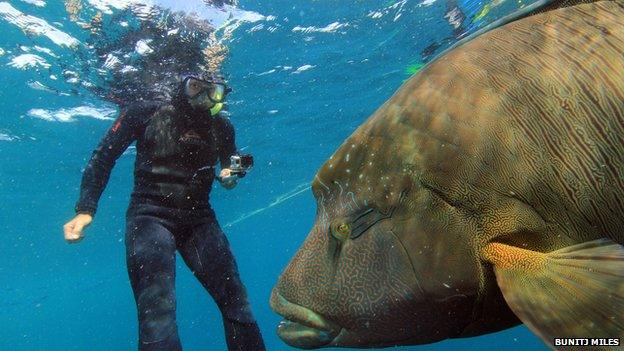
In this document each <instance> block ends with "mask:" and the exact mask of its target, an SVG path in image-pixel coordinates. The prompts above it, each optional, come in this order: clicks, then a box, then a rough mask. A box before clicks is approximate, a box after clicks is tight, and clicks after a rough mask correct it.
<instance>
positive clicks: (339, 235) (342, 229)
mask: <svg viewBox="0 0 624 351" xmlns="http://www.w3.org/2000/svg"><path fill="white" fill-rule="evenodd" d="M332 235H333V236H334V237H335V238H336V239H338V240H340V241H345V240H347V239H348V238H349V236H350V235H351V226H350V225H349V224H348V223H341V224H339V225H337V226H335V227H334V230H332Z"/></svg>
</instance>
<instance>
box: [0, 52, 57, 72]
mask: <svg viewBox="0 0 624 351" xmlns="http://www.w3.org/2000/svg"><path fill="white" fill-rule="evenodd" d="M7 65H9V66H11V67H14V68H18V69H24V70H25V69H27V68H34V67H37V66H40V67H43V68H49V67H50V64H49V63H47V62H46V60H44V59H43V57H41V56H38V55H33V54H23V55H19V56H16V57H14V58H13V59H12V60H11V62H9V63H8V64H7Z"/></svg>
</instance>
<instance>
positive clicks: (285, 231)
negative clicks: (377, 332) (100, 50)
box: [0, 0, 546, 351]
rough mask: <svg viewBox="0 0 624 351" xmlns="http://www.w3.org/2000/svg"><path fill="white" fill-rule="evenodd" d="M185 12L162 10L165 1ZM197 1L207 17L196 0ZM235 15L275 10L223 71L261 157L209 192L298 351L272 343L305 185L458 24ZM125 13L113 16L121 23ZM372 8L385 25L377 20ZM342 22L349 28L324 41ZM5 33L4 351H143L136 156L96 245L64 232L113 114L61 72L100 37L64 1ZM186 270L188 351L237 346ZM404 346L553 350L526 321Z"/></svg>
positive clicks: (309, 207)
mask: <svg viewBox="0 0 624 351" xmlns="http://www.w3.org/2000/svg"><path fill="white" fill-rule="evenodd" d="M111 2H114V3H115V2H116V3H123V2H124V1H111ZM126 2H128V1H126ZM35 3H39V5H43V6H37V5H36V4H35ZM96 3H100V4H102V3H106V2H105V1H90V3H89V2H87V1H83V7H84V8H86V9H91V10H93V7H94V5H95V4H96ZM173 3H175V2H174V1H160V4H161V5H163V6H165V7H166V6H168V5H170V4H173ZM188 3H189V4H191V5H189V6H191V8H193V6H194V8H195V9H196V10H202V11H204V10H205V9H204V7H203V5H201V4H200V2H199V1H189V2H188ZM475 4H476V5H475ZM481 5H482V4H478V3H473V5H471V6H472V7H470V6H468V5H466V11H473V14H472V15H473V16H474V13H475V11H476V10H478V9H479V8H481ZM516 6H518V4H517V3H515V1H514V2H511V1H510V3H508V4H502V5H501V6H499V7H497V8H496V9H495V10H493V11H492V14H491V16H486V17H485V19H484V21H485V22H487V21H491V20H493V19H494V18H496V16H500V15H501V14H504V13H506V12H509V11H510V10H512V9H513V8H515V7H516ZM9 7H10V8H13V9H16V10H19V11H21V12H22V13H24V14H27V15H30V16H34V17H37V18H40V19H43V20H45V21H46V22H47V23H48V24H50V25H51V26H54V27H55V28H57V29H58V30H60V31H63V32H64V33H66V34H69V35H71V36H72V37H74V38H75V39H76V40H78V41H80V43H81V44H80V45H79V48H78V49H72V48H68V47H65V46H62V45H59V44H57V43H55V42H54V41H53V40H51V39H50V38H48V37H46V36H44V35H37V34H33V33H29V32H25V31H24V30H23V29H20V28H19V26H18V25H17V24H16V23H14V22H12V21H11V20H10V19H9V18H8V17H7V15H6V13H5V14H4V15H1V14H2V9H5V10H6V9H7V8H9ZM238 8H240V9H243V10H245V11H248V12H249V13H255V14H259V15H262V16H263V17H262V19H260V20H259V21H256V22H244V23H241V24H240V26H239V27H238V28H237V29H236V30H235V31H234V34H233V37H232V39H231V40H229V41H228V42H227V44H228V46H229V49H230V53H229V56H228V59H227V61H226V62H225V63H224V66H223V71H224V72H226V73H227V75H228V76H229V78H230V84H231V85H232V86H233V87H234V90H235V91H234V93H233V94H231V96H230V112H231V114H232V117H231V118H232V121H233V123H234V124H235V127H236V131H237V142H238V146H239V147H243V148H245V151H248V152H251V153H253V154H254V156H255V159H256V167H255V169H254V170H253V171H252V172H251V173H250V174H249V175H248V176H247V177H246V178H244V180H243V181H242V182H241V183H240V184H239V186H238V187H237V188H236V189H235V190H233V191H230V192H228V191H225V190H224V189H222V188H220V187H216V188H215V189H214V190H213V192H212V195H211V198H212V204H213V206H214V208H215V210H216V212H217V215H218V218H219V221H220V223H221V225H222V226H223V227H224V230H225V231H226V233H227V235H228V237H229V240H230V242H231V245H232V250H233V251H234V253H235V255H236V257H237V260H238V265H239V269H240V273H241V276H242V278H243V281H244V282H245V284H246V286H247V289H248V291H249V294H250V299H251V302H252V305H253V309H254V312H255V315H256V317H257V319H258V323H259V325H260V328H261V330H262V332H263V334H264V337H265V341H266V344H267V348H268V350H290V349H291V348H290V347H288V346H287V345H285V344H284V343H282V342H281V341H280V340H279V339H278V337H277V335H276V333H275V329H276V326H277V324H278V322H279V320H280V319H281V318H280V317H279V316H277V315H276V314H274V313H273V312H272V311H271V310H270V309H269V307H268V300H269V294H270V291H271V288H272V287H273V285H274V284H275V282H276V281H277V277H278V276H279V274H280V272H281V270H282V269H283V267H285V265H286V264H287V262H288V261H289V259H290V257H291V256H292V255H293V254H294V252H295V251H296V250H297V248H298V247H299V245H300V244H301V243H302V242H303V240H304V238H305V237H306V235H307V232H308V230H309V228H310V227H311V225H312V222H313V216H314V213H315V204H314V202H313V198H312V195H311V192H310V191H309V190H308V189H307V186H308V184H309V183H310V181H311V179H312V178H313V176H314V174H315V172H316V170H317V169H318V168H319V166H320V165H321V164H322V163H323V162H324V161H325V160H326V159H327V158H328V156H329V155H331V154H332V153H333V151H334V150H335V149H336V148H337V147H338V146H339V145H340V144H341V143H342V141H343V140H344V138H345V137H347V136H348V135H350V134H351V133H352V131H353V130H354V129H355V128H356V127H357V126H358V125H359V124H361V123H362V122H363V121H364V120H365V119H366V118H367V117H368V116H369V115H370V114H371V113H372V112H373V111H374V110H375V109H376V108H377V107H379V106H380V105H381V104H382V103H383V102H384V101H385V100H386V99H388V98H389V97H390V96H391V95H392V94H393V92H394V91H395V90H396V89H397V88H398V87H399V86H400V85H401V84H402V82H403V81H404V80H405V79H407V78H408V77H409V75H408V73H406V68H407V67H408V66H409V65H411V64H414V63H420V62H421V60H420V54H419V53H420V52H421V51H422V50H423V49H424V48H425V47H427V45H429V44H430V43H431V42H433V41H435V40H440V39H443V38H445V37H448V36H450V35H451V32H452V30H451V27H450V26H449V24H448V23H446V22H445V20H444V19H443V14H444V4H443V1H442V0H437V1H434V2H432V3H431V4H421V1H410V0H407V1H402V2H398V3H396V2H394V1H390V2H388V3H381V2H376V1H351V2H335V1H309V0H305V1H303V0H288V1H286V0H278V1H276V0H270V1H269V0H260V1H250V0H246V1H241V2H240V4H239V5H238ZM119 11H121V10H119V9H115V8H111V13H112V14H115V13H118V12H119ZM207 11H208V13H209V12H210V11H211V10H207ZM376 12H379V13H380V14H381V15H380V16H374V15H372V14H374V13H376ZM104 16H105V17H106V16H112V15H111V14H105V15H104ZM269 16H270V17H269ZM335 22H338V24H341V25H344V26H341V27H339V28H338V29H336V30H328V31H318V30H319V29H322V28H325V27H326V26H328V25H330V24H332V23H335ZM485 22H484V23H485ZM295 27H301V28H306V27H313V29H312V30H308V31H307V32H305V31H298V30H293V29H294V28H295ZM315 30H316V31H315ZM103 31H106V28H103ZM0 33H1V34H2V35H0V48H1V49H2V50H1V51H0V74H1V77H2V85H1V87H2V89H0V157H1V158H0V230H1V233H2V234H1V235H2V236H1V239H2V241H0V253H1V254H0V350H9V349H10V350H48V351H53V350H89V351H96V350H133V349H136V336H137V323H136V311H135V306H134V301H133V298H132V293H131V290H130V286H129V284H128V279H127V276H126V268H125V257H124V244H123V236H124V232H123V231H124V212H125V208H126V206H127V203H128V198H129V194H130V191H131V184H132V165H133V159H134V155H133V152H132V150H130V151H129V152H127V153H126V154H124V155H123V156H122V157H121V158H120V159H119V161H118V162H117V165H116V167H115V169H114V171H113V173H112V175H111V179H110V182H109V184H108V187H107V189H106V191H105V193H104V195H103V196H102V198H101V200H100V206H99V211H98V213H97V216H96V218H95V221H94V223H93V224H92V226H91V227H90V228H88V230H87V232H86V234H87V236H86V238H85V240H84V241H83V242H82V243H80V244H78V245H68V244H67V243H65V242H64V240H63V238H62V229H61V227H62V225H63V224H64V223H65V222H66V221H67V220H69V219H70V218H71V217H72V215H73V206H74V203H75V200H76V198H77V195H78V186H79V183H80V177H81V170H82V168H83V167H84V165H85V163H86V161H87V160H88V158H89V157H90V154H91V151H92V150H93V148H94V147H95V145H96V144H97V142H98V141H99V138H100V137H101V136H102V134H103V133H104V132H105V131H106V129H107V128H108V127H109V126H110V124H111V118H114V117H115V111H116V106H115V105H114V104H111V103H110V102H106V101H104V100H102V99H101V98H99V97H98V96H97V95H96V94H90V93H89V90H88V89H84V87H79V86H76V84H74V83H71V82H68V79H69V78H71V77H70V76H68V75H64V74H63V70H65V69H67V67H69V68H72V67H74V68H75V67H78V66H77V64H76V62H78V61H79V57H82V58H81V59H80V60H85V58H84V53H85V52H86V53H88V52H89V48H88V47H86V45H87V44H85V43H86V41H87V40H88V38H89V35H88V31H87V30H85V29H83V28H81V27H80V26H79V25H77V24H76V23H74V22H73V21H71V20H70V19H69V16H68V14H67V12H66V11H65V6H64V5H63V3H62V2H61V1H56V0H45V1H18V0H11V1H8V2H2V1H0ZM35 46H38V47H41V48H47V49H49V50H50V51H49V52H48V53H46V52H43V51H40V50H39V51H38V50H37V49H36V48H35ZM24 54H33V55H37V56H39V57H40V58H42V59H43V60H45V62H44V64H43V65H41V64H39V65H37V66H34V67H27V68H25V69H22V68H18V67H15V66H16V64H15V63H14V59H15V58H16V57H19V56H20V55H24ZM180 54H181V55H183V54H184V53H180ZM81 55H82V56H81ZM87 58H88V57H87ZM31 59H32V57H31ZM47 65H49V66H47ZM306 65H309V66H306ZM96 66H97V65H95V64H94V67H95V68H93V69H94V70H95V69H96V68H97V67H96ZM306 67H307V68H309V69H305V68H306ZM297 69H300V70H299V71H297ZM93 72H95V71H92V72H91V73H85V72H78V73H77V74H78V75H82V76H85V75H89V74H93ZM295 72H298V73H295ZM51 76H54V78H56V79H54V78H52V77H51ZM37 82H38V83H37ZM42 85H43V86H47V87H49V88H50V89H41V88H40V87H41V86H42ZM38 87H39V88H38ZM81 106H82V107H83V110H75V108H77V107H81ZM84 107H87V108H88V109H87V110H85V109H84ZM62 109H65V110H64V111H65V112H64V113H62V111H63V110H62ZM72 109H74V110H72ZM89 109H90V110H89ZM85 111H86V112H85ZM93 111H96V112H93ZM94 117H96V118H94ZM177 266H178V271H177V272H178V273H177V274H178V275H177V283H176V284H177V285H176V286H177V297H178V326H179V330H180V335H181V339H182V342H183V344H184V347H185V349H186V350H225V341H224V337H223V329H222V326H221V321H220V315H219V313H218V311H217V308H216V306H215V304H214V303H213V301H212V300H211V299H210V298H209V296H208V294H207V293H206V292H205V291H204V290H203V288H202V287H201V286H200V285H199V284H198V282H197V281H196V280H195V278H194V277H193V276H192V275H191V274H190V272H189V271H188V269H187V268H186V267H185V266H184V265H183V264H182V263H181V260H178V263H177ZM403 349H406V350H408V349H409V350H477V349H478V350H500V349H505V350H538V349H546V348H545V347H544V346H543V344H542V343H541V342H540V341H539V340H538V339H537V338H536V337H535V336H534V335H533V334H532V333H531V332H529V331H528V330H527V329H526V328H525V327H517V328H513V329H510V330H507V331H504V332H500V333H496V334H492V335H487V336H482V337H478V338H470V339H463V340H452V341H445V342H441V343H437V344H433V345H424V346H414V347H404V348H403Z"/></svg>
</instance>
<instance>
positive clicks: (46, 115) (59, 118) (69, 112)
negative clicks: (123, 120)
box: [27, 106, 117, 122]
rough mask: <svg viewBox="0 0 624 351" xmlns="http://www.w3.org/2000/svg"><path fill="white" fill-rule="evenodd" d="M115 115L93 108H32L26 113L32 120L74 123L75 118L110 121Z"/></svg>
mask: <svg viewBox="0 0 624 351" xmlns="http://www.w3.org/2000/svg"><path fill="white" fill-rule="evenodd" d="M116 113H117V111H116V110H115V109H112V108H106V107H103V108H97V107H93V106H78V107H73V108H69V109H65V108H61V109H58V110H45V109H40V108H34V109H31V110H29V111H28V112H27V115H28V116H30V117H34V118H39V119H43V120H46V121H50V122H74V121H75V120H76V118H77V117H89V118H94V119H100V120H112V119H114V117H113V116H114V115H115V114H116Z"/></svg>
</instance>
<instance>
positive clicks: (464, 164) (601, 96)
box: [317, 1, 624, 241]
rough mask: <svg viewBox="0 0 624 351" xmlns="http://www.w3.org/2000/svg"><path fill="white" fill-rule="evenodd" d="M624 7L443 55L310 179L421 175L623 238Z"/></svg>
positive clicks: (575, 14)
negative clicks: (623, 21) (508, 199)
mask: <svg viewBox="0 0 624 351" xmlns="http://www.w3.org/2000/svg"><path fill="white" fill-rule="evenodd" d="M591 6H593V7H591ZM621 6H622V2H621V1H618V2H615V1H601V2H598V3H595V4H587V5H579V6H576V7H573V8H564V9H559V10H557V11H553V12H549V13H546V14H541V15H536V16H533V17H530V18H527V19H524V20H522V21H518V22H514V23H511V24H510V25H508V26H507V27H505V28H499V29H496V30H493V31H491V32H489V33H486V34H484V35H483V36H481V37H479V38H477V39H475V40H473V41H471V42H468V43H466V44H464V45H462V46H461V47H459V48H457V49H455V50H453V51H451V52H449V53H448V54H446V55H445V56H443V57H442V58H440V59H439V60H437V61H435V62H433V63H432V64H430V65H429V66H427V67H426V68H425V69H424V70H423V71H422V72H421V73H420V74H418V75H416V76H415V77H413V78H412V79H410V80H409V81H408V82H407V83H406V84H404V86H403V87H402V88H401V89H399V91H397V93H395V95H394V96H393V97H392V98H391V99H390V100H388V101H387V102H386V103H385V104H384V105H383V106H382V107H380V109H378V110H377V111H376V112H375V113H374V114H373V115H372V116H371V117H370V118H369V119H368V120H367V121H366V122H365V123H364V124H363V125H362V126H360V127H359V128H358V129H357V130H356V131H355V133H354V134H353V135H352V136H351V137H350V138H348V139H347V140H346V141H345V143H344V144H343V145H342V146H341V147H340V148H339V149H338V151H337V152H336V153H335V154H334V155H333V157H332V159H330V160H329V161H328V162H327V163H326V164H325V165H324V166H323V167H322V168H321V170H320V171H319V173H318V175H317V177H318V178H319V179H327V180H330V179H331V180H335V179H343V180H344V179H348V180H350V181H351V182H352V184H355V183H357V182H358V177H359V175H360V174H364V175H363V176H362V178H361V179H363V180H364V181H365V184H367V185H368V184H371V182H377V183H378V182H379V180H380V179H382V177H384V176H385V177H389V178H390V183H392V182H396V181H397V179H399V177H401V178H400V179H401V182H400V183H401V186H404V185H405V183H404V182H405V177H406V176H407V177H408V178H409V177H412V178H415V179H416V180H418V178H419V177H423V176H427V177H429V178H431V179H432V180H433V181H434V182H435V183H436V184H437V185H438V186H439V187H440V188H441V189H442V190H443V191H444V192H447V195H448V196H449V197H451V198H453V197H457V198H461V197H462V196H463V195H462V194H465V193H467V192H469V191H471V190H470V189H475V188H476V189H486V191H488V192H490V193H492V194H502V195H503V196H511V197H515V198H518V200H520V201H522V202H524V203H526V204H529V205H530V206H532V207H533V208H535V209H536V210H537V211H538V212H539V213H540V215H542V216H543V217H544V218H545V219H547V220H548V221H552V222H557V223H560V227H561V230H562V232H563V234H565V235H566V236H568V237H571V238H573V239H575V240H576V239H579V238H578V235H579V234H578V233H581V232H583V233H584V234H583V235H585V238H584V239H587V238H591V237H596V238H599V237H602V236H604V235H605V233H616V234H617V233H620V232H621V230H620V228H624V222H623V221H624V219H623V217H622V216H620V215H619V214H621V213H624V205H623V202H622V201H621V200H620V199H621V198H622V196H624V112H623V111H624V60H623V59H622V52H623V51H624V26H622V25H621V16H622V7H621ZM590 9H591V11H590ZM581 17H583V18H590V19H591V21H583V20H579V19H580V18H581ZM579 33H583V35H579ZM347 155H348V157H347ZM358 155H359V156H358ZM347 159H348V160H349V161H350V162H346V161H345V160H347ZM367 166H369V167H368V168H367ZM358 167H360V169H358ZM346 170H349V171H350V172H351V173H350V174H348V173H346ZM362 170H365V171H364V172H362ZM416 180H413V182H417V181H416ZM360 185H363V184H360ZM362 187H363V186H362ZM399 188H400V187H399ZM393 190H398V189H396V188H395V189H393ZM366 194H367V196H371V194H372V193H370V192H368V193H366ZM385 195H386V191H385V190H384V191H379V192H377V193H375V196H371V197H372V198H373V200H375V199H381V200H384V198H385ZM492 196H493V195H492ZM463 197H465V196H463ZM562 209H563V210H562ZM589 223H591V224H592V226H593V228H589V227H590V226H589V225H588V224H589ZM616 234H613V235H612V236H613V237H612V239H614V240H616V241H618V240H621V238H620V236H619V235H621V234H617V235H616Z"/></svg>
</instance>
